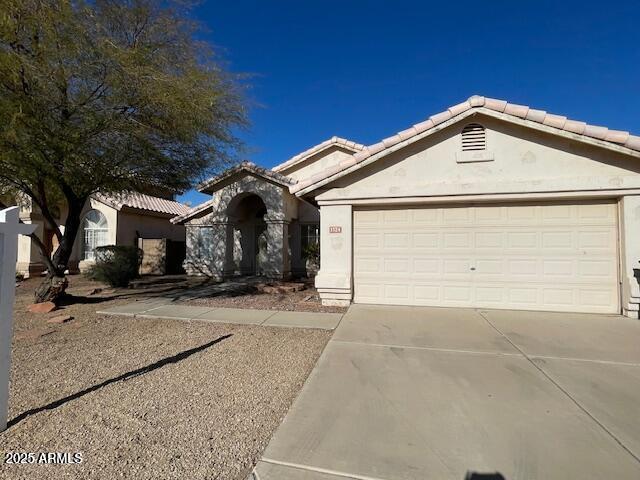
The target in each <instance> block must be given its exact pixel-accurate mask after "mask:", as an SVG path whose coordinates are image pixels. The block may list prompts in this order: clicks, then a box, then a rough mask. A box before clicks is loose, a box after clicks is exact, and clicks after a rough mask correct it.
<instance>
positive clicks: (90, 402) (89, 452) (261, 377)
mask: <svg viewBox="0 0 640 480" xmlns="http://www.w3.org/2000/svg"><path fill="white" fill-rule="evenodd" d="M36 283H37V280H28V281H26V282H23V283H22V284H21V285H20V286H19V287H18V289H17V298H16V308H15V319H14V339H13V356H12V372H11V386H10V399H9V419H10V426H9V428H8V430H7V431H5V432H4V433H1V434H0V453H1V454H2V460H0V478H7V479H59V478H64V479H66V478H74V479H87V478H91V479H113V478H121V477H122V478H143V479H145V478H149V479H158V478H162V479H172V478H176V479H177V478H180V479H200V478H202V479H204V478H208V479H225V480H226V479H238V480H244V478H245V476H246V474H247V473H248V472H249V471H250V469H251V467H252V465H253V464H254V462H255V461H256V460H257V459H258V457H259V455H260V453H261V452H262V450H263V449H264V448H265V446H266V444H267V442H268V440H269V438H270V437H271V435H272V433H273V432H274V431H275V429H276V427H277V426H278V425H279V423H280V422H281V420H282V418H283V417H284V415H285V413H286V411H287V409H288V408H289V406H290V405H291V403H292V401H293V399H294V398H295V396H296V395H297V393H298V391H299V389H300V388H301V386H302V384H303V382H304V381H305V379H306V378H307V376H308V374H309V373H310V371H311V369H312V368H313V366H314V364H315V362H316V360H317V358H318V356H319V355H320V353H321V352H322V349H323V348H324V346H325V344H326V342H327V341H328V339H329V337H330V335H331V333H330V332H327V331H321V330H306V329H289V328H269V327H259V326H240V325H229V324H213V323H199V322H182V321H172V320H160V319H138V318H136V319H133V318H131V317H113V316H112V317H108V316H102V315H97V314H96V313H95V310H96V309H97V308H108V307H111V306H115V305H118V304H123V303H127V302H131V301H132V300H133V299H135V298H143V297H144V296H145V295H148V294H149V292H146V291H144V289H142V290H110V289H105V290H104V291H103V292H102V293H100V294H98V295H91V296H87V294H88V293H89V292H90V291H91V290H93V288H95V287H96V286H98V285H97V284H95V283H93V282H89V281H87V280H84V279H82V278H81V277H71V288H70V292H71V293H72V294H74V295H76V296H77V298H75V300H74V304H72V305H69V306H66V307H63V308H62V309H61V310H59V311H57V312H53V313H50V314H31V313H26V312H25V307H26V306H27V305H28V304H29V303H31V301H32V293H33V288H34V287H35V285H36ZM154 288H155V289H156V290H158V291H161V290H162V288H166V287H163V286H157V287H154ZM243 306H244V305H243ZM60 313H65V314H69V315H73V316H74V317H75V318H74V319H73V320H72V321H71V322H68V323H65V324H61V325H57V324H48V323H46V319H47V318H49V317H52V316H55V315H59V314H60ZM8 452H25V453H29V452H33V453H36V454H38V453H42V452H60V453H71V454H73V453H81V454H82V463H79V464H72V465H60V464H54V465H11V464H6V463H4V457H5V454H6V453H8Z"/></svg>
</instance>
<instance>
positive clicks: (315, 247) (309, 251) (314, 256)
mask: <svg viewBox="0 0 640 480" xmlns="http://www.w3.org/2000/svg"><path fill="white" fill-rule="evenodd" d="M302 258H304V259H306V260H311V261H312V262H313V263H315V264H317V265H320V245H319V244H317V243H310V244H308V245H307V246H306V247H304V249H303V251H302Z"/></svg>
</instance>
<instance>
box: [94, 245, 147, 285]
mask: <svg viewBox="0 0 640 480" xmlns="http://www.w3.org/2000/svg"><path fill="white" fill-rule="evenodd" d="M95 256H96V263H95V264H94V265H92V266H91V267H90V268H89V271H88V272H87V276H88V277H89V278H90V279H92V280H97V281H99V282H104V283H107V284H109V285H111V286H112V287H126V286H128V285H129V282H130V281H131V280H133V279H134V278H137V277H138V272H139V269H140V263H141V262H142V250H140V249H139V248H138V247H133V246H125V245H107V246H104V247H97V248H96V250H95Z"/></svg>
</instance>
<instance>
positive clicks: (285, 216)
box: [185, 174, 300, 278]
mask: <svg viewBox="0 0 640 480" xmlns="http://www.w3.org/2000/svg"><path fill="white" fill-rule="evenodd" d="M252 194H255V195H258V196H259V197H260V198H261V199H262V201H263V202H264V204H265V206H266V209H267V213H266V215H265V217H264V221H265V223H266V233H265V235H266V237H267V238H268V241H267V243H268V245H267V248H268V251H267V255H266V258H265V259H264V261H263V262H261V264H260V270H261V271H262V272H264V273H265V275H268V276H274V277H280V276H282V277H286V276H288V275H289V274H290V271H291V264H290V249H289V223H290V222H292V221H293V220H295V219H296V218H297V217H298V205H299V203H300V201H299V200H298V199H297V198H295V197H294V196H293V195H291V193H289V190H288V188H286V187H283V186H281V185H277V184H274V183H271V182H270V181H267V180H265V179H263V178H259V177H256V176H254V175H250V174H246V175H244V176H243V177H239V178H236V179H233V181H231V182H230V183H229V184H228V185H226V186H224V187H223V188H221V189H220V190H218V191H216V192H215V196H214V198H213V202H212V205H211V206H210V207H209V208H207V209H205V210H203V211H202V212H201V214H200V215H197V216H196V217H194V218H191V219H190V220H188V221H187V222H186V227H187V255H186V260H185V269H186V270H187V273H189V274H192V275H207V276H211V277H214V278H222V277H223V276H225V275H232V274H234V273H235V272H241V271H242V265H240V264H239V262H238V254H237V249H238V244H239V240H238V238H237V230H236V231H235V232H234V226H233V223H234V222H235V221H236V219H235V218H234V215H236V211H235V207H236V206H237V205H238V203H239V202H240V201H241V200H242V199H243V198H245V197H247V196H249V195H252ZM241 233H242V232H241ZM245 256H246V255H245Z"/></svg>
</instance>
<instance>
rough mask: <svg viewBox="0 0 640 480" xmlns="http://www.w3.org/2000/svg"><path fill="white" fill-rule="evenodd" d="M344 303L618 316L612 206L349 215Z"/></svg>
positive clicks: (522, 206) (585, 203)
mask: <svg viewBox="0 0 640 480" xmlns="http://www.w3.org/2000/svg"><path fill="white" fill-rule="evenodd" d="M353 235H354V243H353V255H354V257H353V258H354V265H353V269H354V277H353V278H354V302H356V303H372V304H390V305H394V304H395V305H433V306H455V307H477V308H509V309H525V310H553V311H572V312H591V313H619V312H620V288H619V284H620V280H619V260H618V258H619V254H618V250H619V245H618V244H619V242H618V206H617V202H616V201H613V200H611V201H571V202H553V203H540V202H538V203H510V204H476V205H472V206H469V205H468V204H465V205H464V206H450V205H447V206H443V205H434V206H420V207H413V206H412V207H396V206H394V207H384V208H380V207H367V208H360V209H354V211H353Z"/></svg>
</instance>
